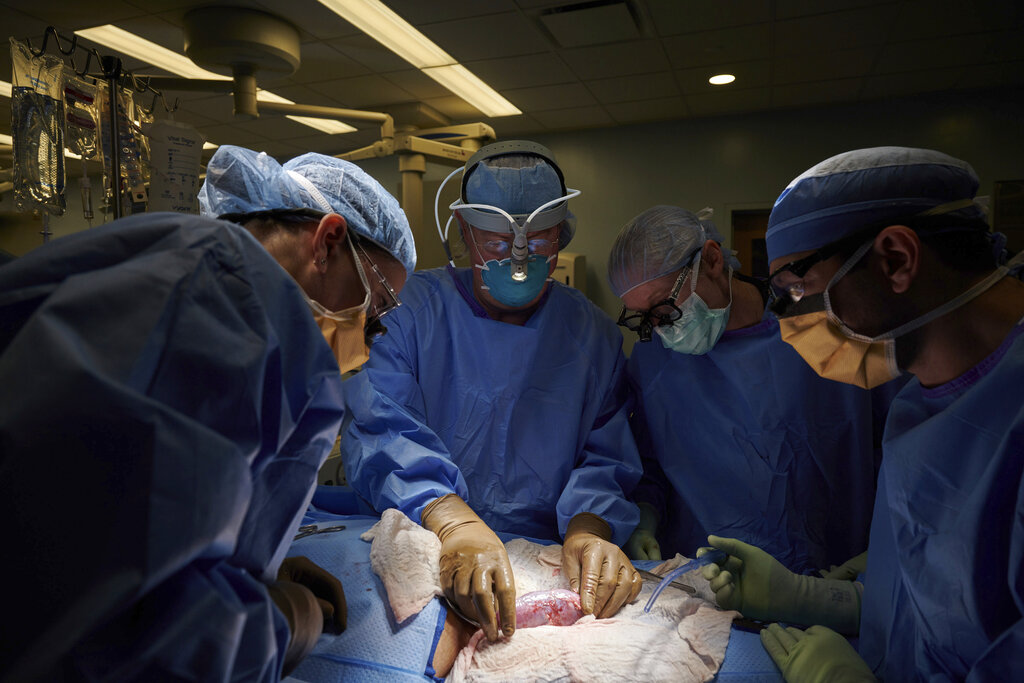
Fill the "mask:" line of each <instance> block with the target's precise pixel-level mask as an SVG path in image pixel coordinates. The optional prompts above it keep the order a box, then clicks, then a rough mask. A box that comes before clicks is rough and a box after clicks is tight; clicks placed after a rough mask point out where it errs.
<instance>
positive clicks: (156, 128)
mask: <svg viewBox="0 0 1024 683" xmlns="http://www.w3.org/2000/svg"><path fill="white" fill-rule="evenodd" d="M142 130H143V133H145V135H146V136H147V137H148V138H149V141H150V150H151V152H150V153H151V154H152V157H151V164H152V166H151V168H150V173H151V175H150V185H149V210H150V211H177V212H178V213H198V210H197V208H198V207H197V202H196V195H197V193H198V192H199V161H200V158H201V157H202V154H203V143H204V142H205V138H203V136H202V134H201V133H200V132H199V131H197V130H196V129H195V128H193V127H192V126H190V125H188V124H187V123H180V122H178V121H170V120H160V121H155V122H154V123H148V124H143V126H142Z"/></svg>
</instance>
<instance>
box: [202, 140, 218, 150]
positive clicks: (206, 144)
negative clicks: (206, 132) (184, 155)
mask: <svg viewBox="0 0 1024 683" xmlns="http://www.w3.org/2000/svg"><path fill="white" fill-rule="evenodd" d="M218 147H220V145H216V144H214V143H212V142H209V141H207V142H204V143H203V149H217V148H218Z"/></svg>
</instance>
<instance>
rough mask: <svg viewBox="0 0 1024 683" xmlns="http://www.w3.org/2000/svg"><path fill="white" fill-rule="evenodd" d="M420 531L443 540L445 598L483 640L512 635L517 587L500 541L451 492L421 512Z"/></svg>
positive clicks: (442, 568) (442, 567)
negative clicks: (469, 620)
mask: <svg viewBox="0 0 1024 683" xmlns="http://www.w3.org/2000/svg"><path fill="white" fill-rule="evenodd" d="M421 519H422V520H423V526H424V528H426V529H428V530H429V531H432V532H434V533H435V534H436V535H437V537H438V538H439V539H441V587H442V588H443V589H444V594H445V597H447V598H448V601H449V602H451V603H453V604H454V605H455V606H456V608H457V609H458V610H459V611H461V612H462V613H463V614H465V615H467V616H469V617H470V618H476V620H477V621H478V622H479V623H480V628H482V629H483V631H484V635H485V636H486V637H487V640H490V641H492V642H493V641H496V640H498V620H499V618H500V620H501V631H502V633H504V635H505V637H508V636H511V635H512V634H513V633H515V630H516V585H515V580H514V579H513V577H512V565H511V564H509V561H508V553H506V552H505V546H504V544H502V542H501V540H499V539H498V537H497V536H495V535H494V532H493V531H491V529H490V527H488V526H487V524H486V523H484V521H483V520H482V519H480V517H478V516H477V514H476V513H475V512H473V510H472V509H471V508H470V507H469V506H468V505H466V503H465V501H463V500H462V499H461V498H459V497H458V496H457V495H455V494H454V493H449V494H448V495H447V496H443V497H441V498H438V499H436V500H434V501H433V502H431V503H430V504H429V505H427V507H425V508H423V514H422V516H421Z"/></svg>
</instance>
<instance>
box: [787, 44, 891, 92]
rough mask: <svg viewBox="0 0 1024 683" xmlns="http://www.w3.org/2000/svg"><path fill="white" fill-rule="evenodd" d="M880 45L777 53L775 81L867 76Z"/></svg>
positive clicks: (797, 81) (788, 81) (790, 81)
mask: <svg viewBox="0 0 1024 683" xmlns="http://www.w3.org/2000/svg"><path fill="white" fill-rule="evenodd" d="M877 52H878V48H861V49H859V50H842V51H840V52H825V53H819V54H816V55H814V58H813V59H808V58H807V57H805V56H801V57H776V58H775V59H774V60H772V82H773V83H775V84H785V83H805V82H808V81H824V80H826V79H829V78H854V77H856V76H866V75H868V73H870V71H871V67H872V65H873V64H874V61H875V57H876V53H877Z"/></svg>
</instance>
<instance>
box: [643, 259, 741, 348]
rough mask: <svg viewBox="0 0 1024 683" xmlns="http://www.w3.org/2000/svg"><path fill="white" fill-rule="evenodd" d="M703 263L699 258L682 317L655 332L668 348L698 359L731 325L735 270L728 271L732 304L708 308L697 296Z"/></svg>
mask: <svg viewBox="0 0 1024 683" xmlns="http://www.w3.org/2000/svg"><path fill="white" fill-rule="evenodd" d="M700 261H701V259H700V257H698V258H697V263H696V265H695V266H694V268H693V273H692V274H691V275H690V296H689V297H687V299H686V301H684V302H683V303H682V304H681V305H680V306H679V310H680V312H682V315H681V316H680V317H679V319H678V320H676V321H674V322H673V323H672V324H671V325H659V326H658V327H655V328H654V331H655V332H657V333H658V335H659V336H660V337H661V343H662V344H664V345H665V348H667V349H672V350H673V351H676V352H678V353H688V354H691V355H696V356H699V355H702V354H705V353H707V352H708V351H710V350H711V349H712V348H714V346H715V344H717V343H718V340H719V338H720V337H721V336H722V333H723V332H725V326H726V324H727V323H728V322H729V309H730V308H731V307H732V268H729V304H728V305H727V306H725V308H708V305H707V303H706V302H705V301H704V299H702V298H701V297H700V295H699V294H697V275H698V271H699V270H700Z"/></svg>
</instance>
